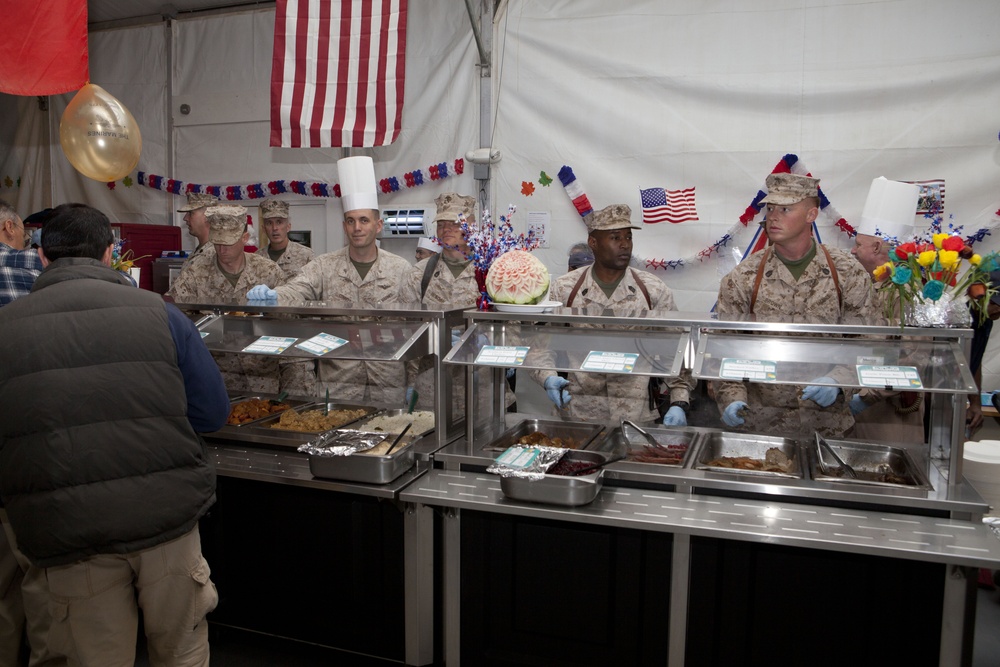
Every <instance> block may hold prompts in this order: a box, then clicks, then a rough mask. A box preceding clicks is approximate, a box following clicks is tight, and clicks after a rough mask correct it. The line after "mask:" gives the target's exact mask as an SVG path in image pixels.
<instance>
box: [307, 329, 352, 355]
mask: <svg viewBox="0 0 1000 667" xmlns="http://www.w3.org/2000/svg"><path fill="white" fill-rule="evenodd" d="M346 344H347V341H346V340H344V339H343V338H340V337H339V336H334V335H333V334H328V333H320V334H316V335H315V336H313V337H312V338H309V339H307V340H304V341H302V342H301V343H296V345H295V347H297V348H299V349H300V350H305V351H306V352H309V353H310V354H315V355H316V356H317V357H321V356H323V355H324V354H326V353H327V352H332V351H333V350H336V349H337V348H338V347H340V346H341V345H346Z"/></svg>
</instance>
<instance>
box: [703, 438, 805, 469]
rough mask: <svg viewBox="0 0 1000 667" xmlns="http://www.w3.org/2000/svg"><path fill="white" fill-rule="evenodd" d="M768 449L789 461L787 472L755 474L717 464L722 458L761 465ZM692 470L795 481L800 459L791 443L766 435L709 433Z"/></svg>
mask: <svg viewBox="0 0 1000 667" xmlns="http://www.w3.org/2000/svg"><path fill="white" fill-rule="evenodd" d="M769 449H777V450H778V451H780V452H781V453H782V454H784V455H785V456H787V457H788V459H789V460H790V461H791V465H790V466H789V467H788V470H787V471H786V472H779V471H771V470H754V469H745V468H730V467H723V466H722V465H721V464H720V463H717V461H719V459H723V458H728V459H732V458H742V457H745V458H747V459H753V460H759V461H761V462H763V461H764V460H765V457H766V456H767V451H768V450H769ZM713 462H715V463H713ZM694 467H695V468H697V469H698V470H711V471H713V472H723V473H729V474H739V475H753V476H755V477H765V478H766V477H777V478H796V479H800V478H802V476H803V472H802V471H803V466H802V456H801V455H800V453H799V446H798V445H797V444H796V443H795V441H794V440H788V439H786V438H775V437H770V436H766V435H753V434H745V433H724V432H721V431H719V432H715V433H709V434H707V436H706V437H705V439H704V440H703V441H702V443H701V445H700V447H699V448H698V455H697V458H696V459H695V463H694Z"/></svg>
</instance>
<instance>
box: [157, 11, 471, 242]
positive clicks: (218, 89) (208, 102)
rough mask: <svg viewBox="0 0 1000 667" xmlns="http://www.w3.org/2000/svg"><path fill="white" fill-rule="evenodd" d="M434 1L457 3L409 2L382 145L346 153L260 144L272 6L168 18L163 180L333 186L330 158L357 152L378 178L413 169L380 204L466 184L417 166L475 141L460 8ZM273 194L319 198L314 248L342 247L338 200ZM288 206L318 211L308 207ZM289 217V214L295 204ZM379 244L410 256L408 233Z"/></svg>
mask: <svg viewBox="0 0 1000 667" xmlns="http://www.w3.org/2000/svg"><path fill="white" fill-rule="evenodd" d="M457 8H458V9H462V8H461V6H458V7H457ZM445 9H452V10H454V9H456V7H445V6H444V5H443V4H442V3H439V2H435V1H434V0H418V1H416V2H414V1H411V2H410V3H409V15H408V19H407V22H408V26H407V53H406V84H405V98H404V102H403V127H402V129H401V131H400V136H399V138H398V139H396V141H395V142H394V143H393V144H392V145H391V146H387V147H381V148H372V149H353V150H352V151H351V152H348V151H347V150H343V149H337V148H331V149H299V148H271V147H269V145H268V141H269V133H270V121H269V113H270V107H269V85H270V75H271V49H272V40H273V32H274V11H273V10H263V11H255V12H246V13H240V14H231V15H225V16H212V17H208V18H195V19H188V20H178V21H175V22H174V44H175V51H174V71H173V90H174V95H173V103H172V106H171V109H172V113H173V122H174V135H173V136H174V155H175V164H174V173H175V174H176V176H174V178H177V179H180V180H184V181H186V182H194V183H202V184H209V185H218V184H248V183H259V182H263V183H265V184H266V183H267V182H269V181H276V180H285V181H292V180H302V181H307V182H312V181H317V182H329V183H335V182H337V181H338V178H337V173H336V162H337V160H338V159H339V158H341V157H344V156H345V155H348V154H354V155H359V154H367V155H371V156H372V157H373V158H374V160H375V172H376V177H377V178H379V179H381V178H386V177H390V176H396V177H397V178H398V179H399V180H400V182H401V184H404V181H403V174H404V173H406V172H409V171H413V170H415V169H422V170H423V172H424V176H425V183H426V185H423V186H420V187H415V188H412V189H407V188H406V187H405V184H404V185H403V187H402V188H401V190H400V191H399V192H396V193H390V194H381V195H380V202H381V204H382V206H383V207H387V206H388V207H396V206H399V207H406V206H414V205H423V204H430V203H432V202H433V200H434V197H435V196H437V194H439V193H440V192H444V191H450V190H459V191H469V190H472V189H473V188H474V182H473V180H472V177H471V174H470V173H469V172H466V173H465V174H464V175H460V176H453V177H450V178H447V179H444V180H442V181H440V182H432V181H430V179H429V178H428V173H427V168H428V166H430V165H431V164H437V163H440V162H446V163H448V164H449V165H450V164H452V163H453V161H454V159H455V158H457V157H460V156H462V155H464V154H465V152H466V151H467V150H469V149H470V148H473V147H474V144H475V137H476V136H478V122H479V118H478V112H477V105H476V100H477V99H478V95H479V77H478V70H477V69H476V67H475V63H476V55H475V44H474V42H473V39H472V33H471V30H470V28H469V20H468V16H467V14H466V13H465V11H464V9H463V11H448V12H446V11H443V10H445ZM184 103H186V104H188V105H189V106H190V109H191V111H190V113H189V114H188V115H186V116H185V115H181V114H180V112H179V107H180V105H181V104H184ZM150 170H151V171H153V172H154V173H157V174H160V173H163V172H162V171H155V169H153V168H152V167H150ZM282 198H283V199H287V200H289V201H290V202H291V203H292V205H293V206H294V207H296V208H297V207H299V206H309V207H310V208H313V207H315V206H317V205H319V203H320V202H322V205H323V206H324V207H325V210H324V211H322V212H319V213H318V214H319V215H321V216H323V217H324V218H325V220H326V223H327V231H328V234H327V237H326V247H325V249H326V250H328V251H329V250H336V249H337V248H339V247H342V245H343V241H344V239H343V234H342V232H341V225H340V221H341V220H342V217H343V216H342V214H343V211H342V208H341V205H340V200H339V199H334V198H330V199H325V200H318V199H316V198H314V197H308V196H299V195H294V194H286V195H282ZM246 204H247V205H248V206H252V205H253V202H249V201H248V202H246ZM299 211H300V212H301V213H303V214H307V215H311V216H315V215H317V211H315V210H311V211H308V212H306V211H305V210H304V209H299ZM254 213H255V211H251V214H254ZM291 217H292V220H293V222H294V220H295V219H296V209H295V208H293V210H292V215H291ZM255 219H256V218H255ZM177 224H181V223H180V215H177ZM404 243H405V244H408V245H407V246H404V245H403V244H404ZM384 244H385V247H387V248H389V249H390V250H393V251H399V252H400V253H403V252H408V256H412V254H413V249H414V247H415V244H416V241H407V242H400V243H397V244H395V245H394V244H393V241H392V240H389V239H387V240H385V241H384ZM404 247H405V250H404Z"/></svg>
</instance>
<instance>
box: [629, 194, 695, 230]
mask: <svg viewBox="0 0 1000 667" xmlns="http://www.w3.org/2000/svg"><path fill="white" fill-rule="evenodd" d="M639 197H640V198H641V199H642V221H643V222H645V223H646V224H648V225H652V224H655V223H657V222H673V223H677V222H686V221H688V220H697V219H698V212H697V211H696V210H695V208H694V188H686V189H684V190H664V189H663V188H648V189H645V190H643V189H640V190H639Z"/></svg>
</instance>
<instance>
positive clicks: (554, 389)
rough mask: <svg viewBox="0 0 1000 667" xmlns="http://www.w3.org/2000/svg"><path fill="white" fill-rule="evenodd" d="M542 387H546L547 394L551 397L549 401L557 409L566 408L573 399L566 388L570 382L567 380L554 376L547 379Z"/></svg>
mask: <svg viewBox="0 0 1000 667" xmlns="http://www.w3.org/2000/svg"><path fill="white" fill-rule="evenodd" d="M542 386H543V387H545V393H546V394H548V395H549V399H551V401H552V402H553V403H555V404H556V407H557V408H564V407H566V404H567V403H569V402H570V401H571V400H572V399H573V397H572V396H570V395H569V391H567V390H566V387H568V386H569V380H567V379H566V378H561V377H559V376H558V375H552V376H550V377H547V378H545V383H544V384H543V385H542Z"/></svg>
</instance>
